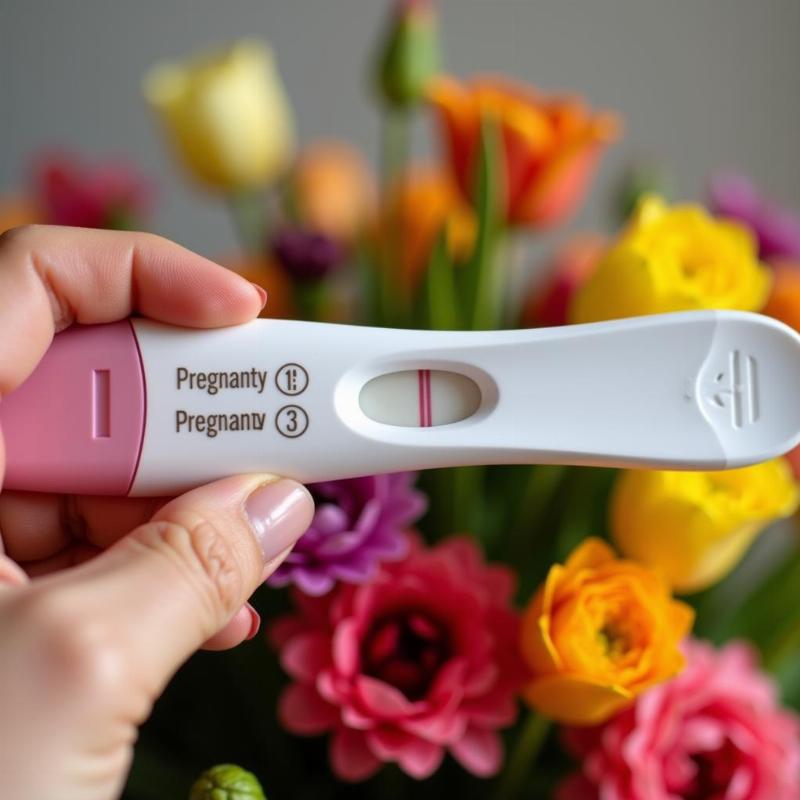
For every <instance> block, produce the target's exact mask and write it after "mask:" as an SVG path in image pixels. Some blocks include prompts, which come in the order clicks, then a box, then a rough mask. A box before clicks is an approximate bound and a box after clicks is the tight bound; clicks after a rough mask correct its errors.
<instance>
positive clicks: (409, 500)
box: [269, 472, 427, 596]
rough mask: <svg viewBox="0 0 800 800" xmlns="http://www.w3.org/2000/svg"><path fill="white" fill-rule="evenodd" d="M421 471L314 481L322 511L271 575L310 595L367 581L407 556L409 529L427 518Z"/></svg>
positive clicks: (276, 583) (272, 581)
mask: <svg viewBox="0 0 800 800" xmlns="http://www.w3.org/2000/svg"><path fill="white" fill-rule="evenodd" d="M415 478H416V475H415V474H413V473H410V472H400V473H397V474H394V475H372V476H370V477H365V478H351V479H350V480H343V481H327V482H325V483H316V484H312V485H311V486H309V487H308V488H309V489H310V491H311V494H312V495H313V496H314V500H315V501H316V504H317V511H316V513H315V514H314V520H313V522H312V523H311V527H310V528H309V529H308V530H307V531H306V532H305V533H304V534H303V536H302V537H301V538H300V541H299V542H298V543H297V544H296V545H295V547H294V549H293V550H292V552H291V553H290V554H289V555H288V557H287V558H286V560H285V561H284V562H283V564H281V566H280V567H278V569H277V570H276V572H275V573H274V574H273V575H272V577H271V578H270V579H269V583H270V585H271V586H286V585H288V584H290V583H293V584H295V585H296V586H297V587H298V588H299V589H301V590H302V591H303V592H305V593H306V594H310V595H314V596H317V595H321V594H325V593H326V592H329V591H330V590H331V589H332V588H333V586H334V584H335V583H336V581H344V582H345V583H364V582H365V581H368V580H370V579H371V578H373V577H374V575H375V573H376V571H377V569H378V567H379V565H380V564H381V563H382V562H383V561H392V560H397V559H399V558H403V556H405V555H406V552H407V549H408V540H407V538H406V537H405V535H404V534H405V532H406V531H407V530H408V529H409V528H410V527H411V526H412V525H413V524H414V523H415V522H416V521H417V520H418V519H419V518H420V517H421V516H422V514H423V513H424V512H425V508H426V506H427V501H426V498H425V495H424V494H423V493H422V492H420V491H419V490H417V489H415V488H414V487H413V483H414V480H415Z"/></svg>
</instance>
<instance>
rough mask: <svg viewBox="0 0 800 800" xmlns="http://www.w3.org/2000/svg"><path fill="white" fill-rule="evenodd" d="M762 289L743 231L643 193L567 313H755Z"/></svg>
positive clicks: (766, 282)
mask: <svg viewBox="0 0 800 800" xmlns="http://www.w3.org/2000/svg"><path fill="white" fill-rule="evenodd" d="M769 288H770V277H769V272H768V270H767V268H766V267H764V265H763V264H761V263H760V262H759V260H758V255H757V248H756V244H755V242H754V240H753V237H752V236H751V235H750V233H749V232H748V231H747V230H746V229H745V228H743V227H740V226H739V225H737V224H736V223H734V222H730V221H727V220H721V219H714V218H713V217H711V216H709V215H708V213H707V212H706V211H705V210H704V209H703V208H701V207H700V206H694V205H676V206H672V207H669V206H667V205H666V204H665V203H664V201H663V200H661V199H660V198H658V197H655V196H652V195H650V196H647V197H645V198H644V199H643V200H642V201H641V202H640V204H639V205H638V206H637V209H636V211H635V212H634V214H633V217H632V219H631V222H630V224H629V226H628V228H627V229H626V230H625V231H624V232H623V233H622V235H621V236H620V238H619V239H618V240H617V242H616V243H615V244H614V245H612V247H611V248H610V249H609V250H608V252H607V253H606V254H605V255H604V257H603V258H602V259H601V261H600V263H599V265H598V267H597V270H596V271H595V272H594V273H593V274H592V276H591V277H590V278H589V280H588V281H586V283H585V284H584V285H583V286H582V287H581V288H580V290H579V291H578V292H577V293H576V294H575V296H574V298H573V300H572V304H571V306H570V315H569V316H570V321H571V322H597V321H599V320H606V319H617V318H620V317H635V316H640V315H643V314H659V313H664V312H667V311H688V310H694V309H702V308H732V309H740V310H742V311H758V310H759V309H760V308H762V306H763V305H764V303H765V302H766V299H767V294H768V292H769Z"/></svg>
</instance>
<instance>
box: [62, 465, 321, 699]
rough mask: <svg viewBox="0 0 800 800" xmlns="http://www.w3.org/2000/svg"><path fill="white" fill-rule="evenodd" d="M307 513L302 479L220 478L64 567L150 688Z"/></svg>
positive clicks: (250, 586)
mask: <svg viewBox="0 0 800 800" xmlns="http://www.w3.org/2000/svg"><path fill="white" fill-rule="evenodd" d="M313 514H314V502H313V500H312V499H311V495H310V494H309V493H308V491H307V490H306V489H305V487H303V486H302V485H301V484H299V483H295V482H294V481H290V480H286V479H280V480H278V479H275V478H272V477H270V476H264V475H249V476H238V477H235V478H227V479H225V480H221V481H217V482H215V483H212V484H209V485H207V486H203V487H201V488H199V489H195V490H193V491H191V492H189V493H187V494H185V495H182V496H181V497H178V498H176V499H175V500H172V501H170V502H169V503H167V505H165V506H163V507H162V508H161V509H160V510H159V511H158V512H157V513H156V514H155V516H154V517H153V519H152V520H151V521H150V522H148V523H146V524H144V525H141V526H140V527H138V528H136V529H135V530H134V531H132V532H131V533H130V534H129V535H128V536H126V537H124V538H123V539H121V540H120V541H119V542H117V543H116V544H115V545H114V546H113V547H111V548H110V549H109V550H107V551H106V552H105V553H102V554H101V555H99V556H97V557H96V558H95V559H93V560H92V561H90V562H87V563H86V564H84V565H82V566H80V567H77V568H76V569H73V570H69V571H68V573H63V575H64V577H65V579H66V580H68V581H69V583H71V584H72V586H73V588H74V589H75V590H76V591H77V592H79V593H80V595H81V597H82V598H84V599H88V598H91V599H92V600H93V602H94V604H95V605H94V608H93V609H92V610H91V611H90V612H89V613H90V614H92V616H94V618H95V620H94V621H95V624H97V625H98V626H99V627H101V628H106V625H107V626H110V627H111V629H112V630H113V631H114V634H113V638H114V640H115V643H116V645H117V648H119V649H122V650H123V651H124V654H123V653H120V655H123V657H124V659H125V661H126V662H127V667H128V669H132V670H133V672H134V674H135V675H136V678H137V679H139V680H141V681H142V682H143V684H144V686H145V687H147V690H148V691H149V693H151V695H152V696H155V694H157V693H158V692H159V691H160V690H161V689H162V688H163V686H164V685H165V684H166V682H167V681H168V680H169V678H170V677H171V676H172V674H173V673H174V672H175V670H176V669H177V668H178V667H179V666H180V664H181V663H183V661H185V660H186V659H187V658H188V657H189V656H190V655H191V654H192V653H193V652H194V651H195V650H197V649H198V648H199V647H200V646H201V645H202V644H203V642H205V641H206V640H207V639H209V638H210V637H211V636H212V635H213V634H215V633H216V632H217V631H219V630H220V629H221V628H222V627H223V626H224V625H225V624H226V623H227V622H228V621H229V620H230V619H231V617H232V616H233V614H234V613H235V612H236V610H237V609H238V608H239V607H240V606H241V605H242V603H244V602H245V601H246V600H247V598H248V597H249V596H250V595H251V594H252V592H253V591H254V590H255V589H256V587H257V586H258V585H259V584H260V583H261V582H262V581H263V580H264V579H265V578H266V577H267V575H268V574H269V573H271V571H272V570H274V569H275V568H276V567H277V566H278V564H279V563H280V561H281V560H282V557H283V556H284V555H285V552H286V551H287V550H288V549H289V548H291V547H292V546H293V545H294V543H295V542H296V541H297V539H298V538H299V537H300V536H301V535H302V534H303V533H304V532H305V530H306V529H307V528H308V526H309V525H310V523H311V519H312V517H313ZM67 576H68V577H67ZM103 623H106V625H103ZM106 629H108V628H106Z"/></svg>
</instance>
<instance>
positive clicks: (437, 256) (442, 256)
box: [425, 230, 460, 331]
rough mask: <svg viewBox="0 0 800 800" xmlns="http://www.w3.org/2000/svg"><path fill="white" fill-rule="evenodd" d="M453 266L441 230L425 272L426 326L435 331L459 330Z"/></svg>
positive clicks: (445, 236)
mask: <svg viewBox="0 0 800 800" xmlns="http://www.w3.org/2000/svg"><path fill="white" fill-rule="evenodd" d="M453 268H454V266H453V264H451V263H450V259H449V258H448V255H447V234H446V232H445V231H444V230H442V231H441V232H440V233H439V235H438V236H437V237H436V242H435V244H434V246H433V250H432V252H431V256H430V260H429V262H428V269H427V270H426V272H425V300H426V307H427V325H428V327H429V328H431V330H435V331H454V330H458V329H459V328H460V322H459V311H460V309H459V307H458V300H457V297H456V284H455V280H454V279H453Z"/></svg>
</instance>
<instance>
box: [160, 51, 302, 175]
mask: <svg viewBox="0 0 800 800" xmlns="http://www.w3.org/2000/svg"><path fill="white" fill-rule="evenodd" d="M144 93H145V97H146V98H147V100H148V102H149V103H150V104H151V105H152V106H153V108H155V109H156V111H158V112H159V115H160V116H161V118H162V120H163V122H164V125H165V128H166V131H167V135H168V137H169V138H170V140H171V141H172V144H173V145H174V147H175V149H176V150H177V152H178V153H179V155H180V156H181V158H182V160H183V162H184V164H185V166H186V167H187V168H188V170H189V171H190V172H191V173H192V175H193V176H194V177H195V178H197V179H198V180H199V181H201V182H203V183H205V184H206V185H208V186H211V187H213V188H216V189H223V190H225V191H235V190H238V189H247V188H250V187H255V186H259V185H263V184H265V183H268V182H270V181H272V180H274V179H275V178H276V177H278V175H280V173H281V172H283V170H284V169H285V168H286V166H287V164H288V163H289V161H290V159H291V158H292V155H293V152H294V134H293V124H292V115H291V110H290V108H289V103H288V100H287V98H286V94H285V92H284V89H283V85H282V83H281V80H280V76H279V75H278V72H277V70H276V69H275V64H274V61H273V57H272V52H271V51H270V50H269V48H268V47H267V46H266V45H264V44H262V43H261V42H258V41H241V42H238V43H236V44H234V45H233V46H232V47H230V48H229V49H227V50H225V51H223V52H219V53H215V54H208V55H206V56H202V57H200V58H197V59H195V60H193V61H190V62H189V63H187V64H164V65H161V66H156V67H154V68H153V69H152V70H151V71H150V72H149V73H148V75H147V76H146V78H145V81H144Z"/></svg>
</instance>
